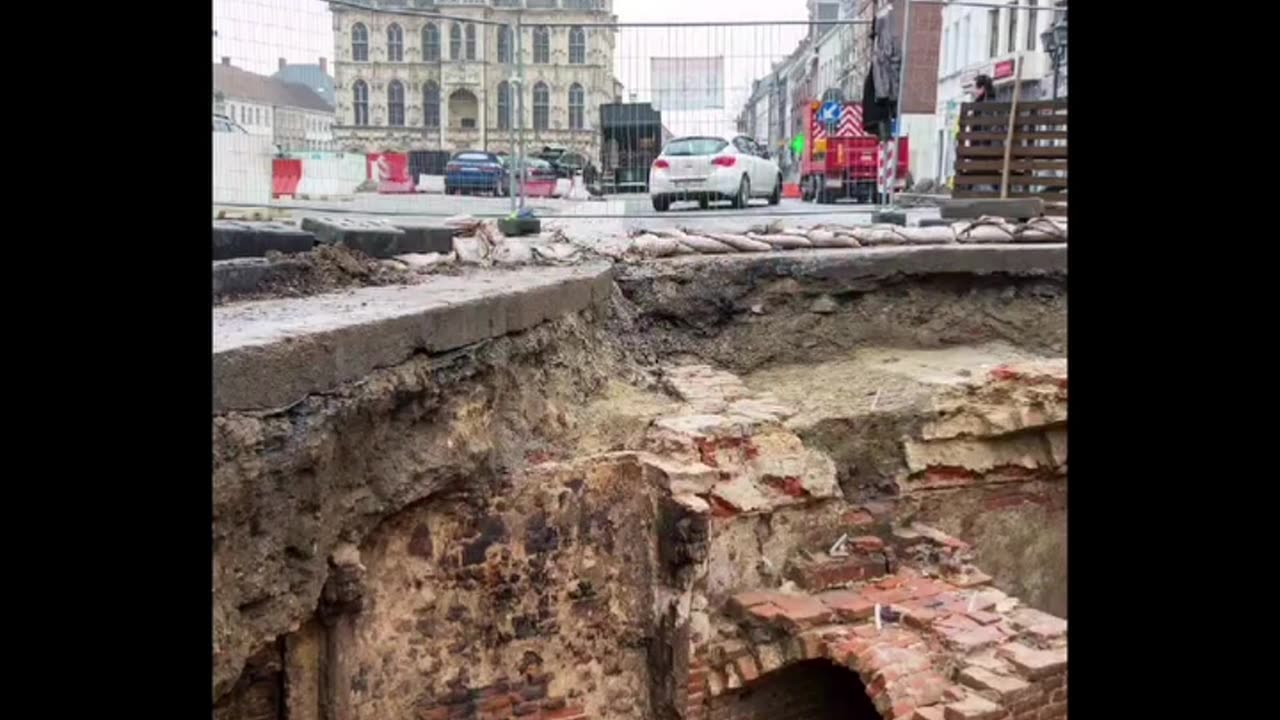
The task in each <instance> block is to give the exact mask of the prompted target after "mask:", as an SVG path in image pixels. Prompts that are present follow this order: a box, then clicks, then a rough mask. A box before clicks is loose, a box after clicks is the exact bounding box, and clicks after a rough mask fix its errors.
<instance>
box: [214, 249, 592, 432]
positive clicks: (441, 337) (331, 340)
mask: <svg viewBox="0 0 1280 720" xmlns="http://www.w3.org/2000/svg"><path fill="white" fill-rule="evenodd" d="M417 287H422V286H417ZM357 292H358V291H357ZM612 292H613V270H612V268H611V267H610V266H608V265H603V264H601V265H598V266H596V267H594V268H583V269H582V272H579V273H577V274H576V275H574V276H570V277H557V278H553V279H549V280H547V281H546V282H543V283H540V284H534V285H531V286H526V287H523V288H517V289H504V290H501V291H498V292H492V293H489V294H487V295H483V296H481V297H478V298H474V299H469V300H466V301H463V302H456V303H441V302H439V301H438V299H434V298H432V300H434V302H433V301H432V300H427V301H424V303H423V305H422V307H421V308H418V309H412V310H409V311H407V312H400V313H399V314H393V313H388V314H387V315H386V316H384V317H380V318H376V319H372V320H367V321H353V322H351V323H350V324H346V325H340V326H337V327H333V328H330V329H326V330H322V331H318V332H314V333H308V334H300V335H291V336H285V337H280V338H276V339H272V340H268V341H267V342H264V343H260V344H249V343H246V344H240V345H237V346H234V347H228V348H226V349H224V350H221V351H216V350H215V352H214V354H213V412H214V414H223V413H227V412H235V411H246V412H249V411H271V410H281V409H284V408H288V407H291V406H292V405H294V404H296V403H298V402H300V401H302V400H303V399H305V398H306V397H308V396H310V395H315V394H321V393H326V392H332V391H334V390H336V389H337V388H339V387H340V386H342V385H343V384H346V383H350V382H353V381H356V380H359V379H360V378H362V377H364V376H365V375H368V374H369V373H370V372H372V371H374V370H376V369H378V368H386V367H394V366H396V365H399V364H401V363H403V362H405V361H406V360H408V359H409V358H410V357H412V356H413V355H414V354H415V353H419V352H426V353H430V354H439V353H444V352H448V351H451V350H456V349H458V348H462V347H466V346H468V345H473V344H475V343H478V342H481V341H484V340H489V339H492V338H497V337H501V336H503V335H507V334H510V333H515V332H520V331H523V330H528V329H530V328H532V327H534V326H536V325H538V324H540V323H543V322H546V321H548V320H553V319H555V318H558V317H561V316H564V315H568V314H571V313H575V312H579V311H583V310H587V309H589V308H592V307H598V306H602V305H603V304H604V303H606V302H607V301H608V299H609V297H610V296H611V295H612Z"/></svg>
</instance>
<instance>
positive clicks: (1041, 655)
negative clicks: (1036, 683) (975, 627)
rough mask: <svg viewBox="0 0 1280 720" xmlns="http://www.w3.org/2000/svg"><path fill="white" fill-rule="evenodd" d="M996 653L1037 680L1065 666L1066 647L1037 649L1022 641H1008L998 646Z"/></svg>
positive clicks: (1059, 670) (1021, 671)
mask: <svg viewBox="0 0 1280 720" xmlns="http://www.w3.org/2000/svg"><path fill="white" fill-rule="evenodd" d="M996 655H997V656H998V657H1002V658H1004V659H1005V660H1008V661H1009V662H1010V663H1012V664H1013V666H1014V667H1015V668H1017V669H1018V672H1020V673H1022V674H1023V675H1025V676H1027V677H1028V678H1031V679H1032V680H1038V679H1039V678H1042V677H1046V676H1048V675H1052V674H1054V673H1057V672H1061V671H1063V670H1065V669H1066V668H1067V649H1066V648H1057V649H1054V650H1037V649H1035V648H1033V647H1028V646H1026V645H1023V644H1022V643H1009V644H1008V645H1005V646H1004V647H1002V648H1000V649H999V650H998V651H997V652H996Z"/></svg>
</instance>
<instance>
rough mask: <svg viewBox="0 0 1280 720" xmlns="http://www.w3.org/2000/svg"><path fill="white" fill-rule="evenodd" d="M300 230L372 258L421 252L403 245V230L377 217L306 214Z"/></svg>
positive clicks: (404, 243)
mask: <svg viewBox="0 0 1280 720" xmlns="http://www.w3.org/2000/svg"><path fill="white" fill-rule="evenodd" d="M302 229H303V230H307V231H309V232H313V233H315V236H316V239H317V240H319V241H320V242H322V243H328V244H330V245H346V246H347V247H349V248H351V249H352V250H359V251H361V252H363V253H364V254H366V255H369V256H370V257H375V258H389V257H394V256H396V255H403V254H404V253H410V252H422V251H421V250H415V249H413V248H408V247H405V245H406V242H405V231H404V230H401V229H400V228H398V227H396V226H395V225H393V224H391V223H390V222H388V221H386V220H381V219H377V218H359V217H324V216H322V217H306V218H303V219H302Z"/></svg>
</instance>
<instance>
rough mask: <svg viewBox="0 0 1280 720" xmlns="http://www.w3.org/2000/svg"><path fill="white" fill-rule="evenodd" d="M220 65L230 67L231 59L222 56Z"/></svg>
mask: <svg viewBox="0 0 1280 720" xmlns="http://www.w3.org/2000/svg"><path fill="white" fill-rule="evenodd" d="M222 64H223V65H226V66H227V67H231V58H229V57H227V56H226V55H223V56H222Z"/></svg>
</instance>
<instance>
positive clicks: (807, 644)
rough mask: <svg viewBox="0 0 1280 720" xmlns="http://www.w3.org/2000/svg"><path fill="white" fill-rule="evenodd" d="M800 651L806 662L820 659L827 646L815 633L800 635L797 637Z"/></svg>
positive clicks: (824, 653)
mask: <svg viewBox="0 0 1280 720" xmlns="http://www.w3.org/2000/svg"><path fill="white" fill-rule="evenodd" d="M799 640H800V650H801V651H802V652H803V653H804V658H805V659H806V660H813V659H815V658H820V657H823V656H824V655H826V653H827V644H826V643H825V642H823V641H822V638H821V637H819V636H818V635H817V634H815V633H802V634H800V635H799Z"/></svg>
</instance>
